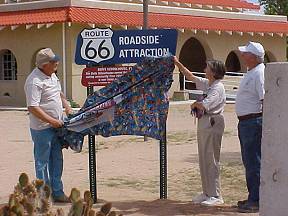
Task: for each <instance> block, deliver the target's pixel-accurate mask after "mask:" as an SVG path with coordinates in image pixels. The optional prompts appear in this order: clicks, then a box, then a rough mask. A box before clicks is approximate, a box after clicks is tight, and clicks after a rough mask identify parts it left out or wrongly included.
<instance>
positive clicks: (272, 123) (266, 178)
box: [260, 63, 288, 216]
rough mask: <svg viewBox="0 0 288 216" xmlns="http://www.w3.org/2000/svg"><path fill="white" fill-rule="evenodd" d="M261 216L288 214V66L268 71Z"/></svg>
mask: <svg viewBox="0 0 288 216" xmlns="http://www.w3.org/2000/svg"><path fill="white" fill-rule="evenodd" d="M265 90H266V94H265V99H264V117H263V137H262V161H261V186H260V216H272V215H273V216H287V215H288V202H287V200H288V63H272V64H268V65H267V67H266V71H265Z"/></svg>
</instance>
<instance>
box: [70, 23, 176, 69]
mask: <svg viewBox="0 0 288 216" xmlns="http://www.w3.org/2000/svg"><path fill="white" fill-rule="evenodd" d="M176 45H177V30H176V29H148V30H118V31H112V30H111V29H110V28H103V29H101V28H95V29H84V30H82V31H81V32H80V33H79V35H78V38H77V45H76V52H75V63H76V64H78V65H90V66H91V65H95V64H98V65H112V64H123V63H138V62H140V61H141V60H142V59H143V58H145V57H155V58H157V57H164V56H167V55H169V54H172V55H175V53H176Z"/></svg>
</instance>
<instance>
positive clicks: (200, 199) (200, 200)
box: [192, 193, 209, 204]
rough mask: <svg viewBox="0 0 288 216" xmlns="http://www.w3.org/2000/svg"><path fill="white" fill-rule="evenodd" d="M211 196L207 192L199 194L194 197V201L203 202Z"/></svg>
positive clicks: (196, 202)
mask: <svg viewBox="0 0 288 216" xmlns="http://www.w3.org/2000/svg"><path fill="white" fill-rule="evenodd" d="M208 198H209V197H208V196H207V195H206V194H203V193H202V194H199V195H197V196H196V197H194V198H193V199H192V202H193V203H195V204H199V203H202V202H203V201H205V200H207V199H208Z"/></svg>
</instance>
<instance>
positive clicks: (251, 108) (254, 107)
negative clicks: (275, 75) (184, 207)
mask: <svg viewBox="0 0 288 216" xmlns="http://www.w3.org/2000/svg"><path fill="white" fill-rule="evenodd" d="M264 70H265V65H264V64H259V65H257V66H256V67H255V68H253V69H251V70H250V71H248V72H247V73H246V74H245V76H244V78H243V79H242V80H241V82H240V86H239V89H238V92H237V96H236V103H235V108H236V114H237V116H244V115H248V114H252V113H261V112H262V101H261V100H263V99H264V94H265V90H264Z"/></svg>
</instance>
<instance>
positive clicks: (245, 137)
mask: <svg viewBox="0 0 288 216" xmlns="http://www.w3.org/2000/svg"><path fill="white" fill-rule="evenodd" d="M238 136H239V140H240V145H241V154H242V161H243V164H244V167H245V171H246V184H247V189H248V192H249V195H248V202H250V203H251V202H253V203H254V202H259V187H260V165H261V164H260V162H261V139H262V117H258V118H253V119H249V120H243V121H239V124H238Z"/></svg>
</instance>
